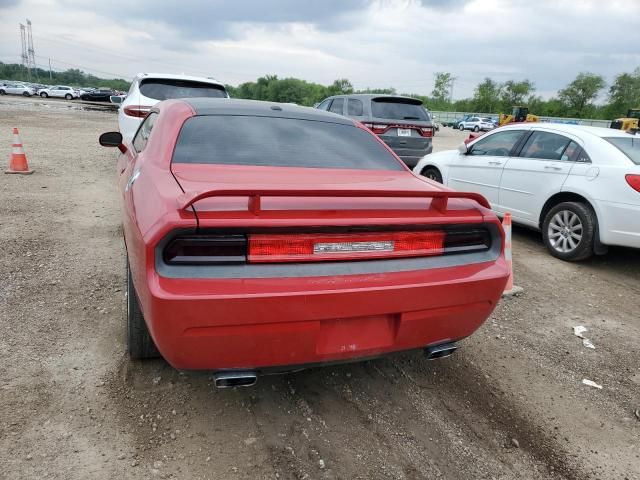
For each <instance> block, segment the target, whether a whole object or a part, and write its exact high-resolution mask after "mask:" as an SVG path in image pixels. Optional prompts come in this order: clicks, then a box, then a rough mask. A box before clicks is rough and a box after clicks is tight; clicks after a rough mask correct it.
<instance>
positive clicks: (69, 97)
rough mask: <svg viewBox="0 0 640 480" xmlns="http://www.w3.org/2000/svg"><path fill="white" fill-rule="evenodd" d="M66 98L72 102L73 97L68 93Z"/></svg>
mask: <svg viewBox="0 0 640 480" xmlns="http://www.w3.org/2000/svg"><path fill="white" fill-rule="evenodd" d="M64 98H66V99H67V100H71V99H72V98H73V95H71V94H70V93H67V94H66V95H65V96H64Z"/></svg>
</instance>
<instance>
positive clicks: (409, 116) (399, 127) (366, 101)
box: [316, 94, 433, 168]
mask: <svg viewBox="0 0 640 480" xmlns="http://www.w3.org/2000/svg"><path fill="white" fill-rule="evenodd" d="M316 108H319V109H320V110H327V111H329V112H333V113H339V114H340V115H344V116H347V117H349V118H352V119H354V120H357V121H359V122H362V123H363V124H364V125H365V126H367V127H368V128H370V129H371V130H372V131H373V132H374V133H375V134H377V135H378V136H379V137H380V138H381V139H382V140H383V141H384V143H386V144H387V145H389V147H391V149H392V150H393V151H394V152H396V155H398V156H399V157H400V158H401V159H402V160H403V161H404V163H406V164H407V166H409V167H411V168H413V167H415V166H416V164H417V163H418V161H419V160H420V159H421V158H422V157H424V156H425V155H427V154H429V153H431V151H432V150H433V144H432V139H433V122H432V121H431V116H430V115H429V112H427V110H426V109H425V108H424V107H423V105H422V101H421V100H418V99H416V98H411V97H401V96H397V95H372V94H351V95H335V96H333V97H329V98H326V99H325V100H323V101H322V102H320V103H319V104H318V106H317V107H316Z"/></svg>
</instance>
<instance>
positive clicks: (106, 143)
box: [98, 132, 127, 153]
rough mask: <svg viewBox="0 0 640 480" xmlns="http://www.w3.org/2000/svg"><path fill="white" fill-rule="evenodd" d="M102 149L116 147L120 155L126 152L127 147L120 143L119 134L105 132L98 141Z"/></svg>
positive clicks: (120, 137) (120, 136)
mask: <svg viewBox="0 0 640 480" xmlns="http://www.w3.org/2000/svg"><path fill="white" fill-rule="evenodd" d="M98 142H100V145H102V146H103V147H118V150H120V151H121V152H122V153H125V152H126V151H127V147H125V146H124V144H123V143H122V134H121V133H120V132H105V133H103V134H102V135H100V138H99V139H98Z"/></svg>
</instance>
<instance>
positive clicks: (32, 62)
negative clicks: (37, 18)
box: [27, 18, 38, 78]
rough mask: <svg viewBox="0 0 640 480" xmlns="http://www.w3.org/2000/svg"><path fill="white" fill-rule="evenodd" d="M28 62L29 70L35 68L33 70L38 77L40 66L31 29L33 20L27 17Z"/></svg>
mask: <svg viewBox="0 0 640 480" xmlns="http://www.w3.org/2000/svg"><path fill="white" fill-rule="evenodd" d="M27 44H28V48H27V57H28V58H27V62H28V63H29V71H31V69H32V68H33V71H34V72H35V74H36V78H38V68H37V67H36V52H35V50H34V49H33V32H32V31H31V20H29V19H28V18H27Z"/></svg>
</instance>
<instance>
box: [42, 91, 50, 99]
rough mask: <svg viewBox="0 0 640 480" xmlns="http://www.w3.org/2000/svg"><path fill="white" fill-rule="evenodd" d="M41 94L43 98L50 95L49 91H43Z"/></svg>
mask: <svg viewBox="0 0 640 480" xmlns="http://www.w3.org/2000/svg"><path fill="white" fill-rule="evenodd" d="M40 96H41V97H42V98H47V97H48V96H49V95H47V92H42V93H41V94H40Z"/></svg>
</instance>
